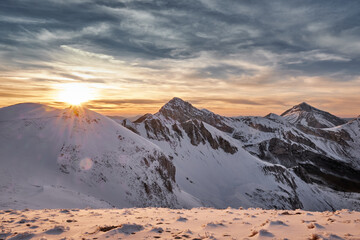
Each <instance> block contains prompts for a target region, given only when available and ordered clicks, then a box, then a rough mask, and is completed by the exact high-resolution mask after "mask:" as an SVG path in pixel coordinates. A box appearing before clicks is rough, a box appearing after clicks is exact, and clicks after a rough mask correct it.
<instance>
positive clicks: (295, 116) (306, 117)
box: [281, 102, 347, 128]
mask: <svg viewBox="0 0 360 240" xmlns="http://www.w3.org/2000/svg"><path fill="white" fill-rule="evenodd" d="M281 116H282V117H284V118H285V119H286V120H287V121H289V122H291V123H292V124H301V125H304V126H308V127H313V128H331V127H336V126H339V125H342V124H345V123H346V122H347V121H346V120H344V119H342V118H339V117H336V116H334V115H332V114H330V113H328V112H325V111H322V110H319V109H317V108H314V107H312V106H310V105H309V104H307V103H305V102H303V103H300V104H298V105H296V106H294V107H292V108H290V109H289V110H287V111H285V112H284V113H283V114H281Z"/></svg>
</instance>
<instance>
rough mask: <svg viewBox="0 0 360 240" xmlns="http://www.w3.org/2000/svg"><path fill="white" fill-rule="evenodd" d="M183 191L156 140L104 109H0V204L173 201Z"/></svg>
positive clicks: (148, 203)
mask: <svg viewBox="0 0 360 240" xmlns="http://www.w3.org/2000/svg"><path fill="white" fill-rule="evenodd" d="M186 196H187V195H185V194H184V193H182V192H180V190H179V188H178V187H177V185H176V183H175V167H174V166H173V164H172V161H171V160H170V159H168V157H167V156H166V155H165V154H164V153H163V152H162V150H161V149H160V148H159V147H157V146H156V145H154V144H152V143H151V142H149V141H148V140H146V139H144V138H142V137H140V136H138V135H136V134H134V133H133V132H131V131H129V130H128V129H126V128H124V127H123V126H121V125H119V124H117V123H116V122H114V121H113V120H111V119H109V118H107V117H105V116H102V115H100V114H98V113H95V112H93V111H90V110H88V109H85V108H80V107H71V108H67V109H64V110H59V109H54V108H49V107H47V106H44V105H40V104H18V105H14V106H10V107H6V108H2V109H0V208H22V207H31V208H47V207H59V208H60V207H85V206H91V207H109V206H116V207H133V206H167V207H177V206H183V205H184V204H185V205H186V203H185V202H183V201H186V199H187V197H186ZM179 201H181V203H182V205H180V203H179Z"/></svg>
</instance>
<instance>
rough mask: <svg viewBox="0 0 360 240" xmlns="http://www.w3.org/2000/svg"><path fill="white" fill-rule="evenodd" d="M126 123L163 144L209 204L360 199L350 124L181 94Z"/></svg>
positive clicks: (182, 179) (347, 203)
mask: <svg viewBox="0 0 360 240" xmlns="http://www.w3.org/2000/svg"><path fill="white" fill-rule="evenodd" d="M319 111H320V110H319ZM289 112H290V111H289ZM123 125H124V126H126V127H128V128H129V129H131V130H132V131H134V132H136V133H138V134H139V135H141V136H143V137H145V138H147V139H149V140H150V141H152V142H153V143H154V144H156V145H158V146H159V147H160V148H161V149H163V150H164V151H165V152H166V153H167V155H169V156H170V157H171V158H172V159H173V163H174V165H175V167H176V169H177V171H176V181H177V183H178V184H179V186H180V188H182V189H184V190H185V191H186V192H188V193H190V194H192V195H193V196H195V197H197V198H198V199H200V200H202V202H203V204H204V205H207V206H216V207H226V206H233V207H238V206H252V207H254V206H255V207H264V208H305V209H309V210H324V209H335V208H356V209H358V208H359V207H360V205H359V203H360V201H359V196H360V195H359V194H358V193H359V192H360V171H359V169H360V160H359V156H360V152H359V149H360V148H359V143H360V141H358V140H354V139H353V138H352V137H351V136H350V135H349V133H348V131H346V130H341V129H336V128H333V129H331V128H329V129H320V128H313V127H307V126H305V125H301V124H297V123H295V122H291V121H288V120H287V119H286V118H285V117H282V116H278V115H276V114H269V115H267V116H266V117H236V118H229V117H223V116H220V115H217V114H214V113H212V112H210V111H208V110H200V109H197V108H195V107H194V106H192V105H191V104H190V103H188V102H185V101H183V100H181V99H179V98H174V99H172V100H171V101H169V102H168V103H167V104H165V105H164V106H163V107H162V108H161V109H160V110H159V112H158V113H156V114H154V115H152V114H146V115H144V116H143V117H142V118H139V119H138V120H136V121H135V122H133V123H131V122H129V121H124V122H123ZM351 144H352V145H351ZM344 196H346V197H344Z"/></svg>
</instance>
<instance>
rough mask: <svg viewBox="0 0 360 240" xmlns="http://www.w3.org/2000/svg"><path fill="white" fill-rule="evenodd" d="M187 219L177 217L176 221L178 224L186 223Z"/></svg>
mask: <svg viewBox="0 0 360 240" xmlns="http://www.w3.org/2000/svg"><path fill="white" fill-rule="evenodd" d="M187 220H188V219H187V218H184V217H178V219H176V221H178V222H186V221H187Z"/></svg>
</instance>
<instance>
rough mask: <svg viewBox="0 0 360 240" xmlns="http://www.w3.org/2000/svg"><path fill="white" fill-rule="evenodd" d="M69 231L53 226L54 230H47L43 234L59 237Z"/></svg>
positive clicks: (62, 227)
mask: <svg viewBox="0 0 360 240" xmlns="http://www.w3.org/2000/svg"><path fill="white" fill-rule="evenodd" d="M69 229H70V228H65V227H64V226H55V227H54V228H52V229H49V230H47V231H46V232H45V233H46V234H49V235H60V234H62V233H63V232H65V231H67V230H69Z"/></svg>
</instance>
